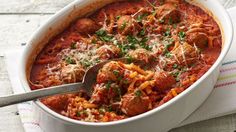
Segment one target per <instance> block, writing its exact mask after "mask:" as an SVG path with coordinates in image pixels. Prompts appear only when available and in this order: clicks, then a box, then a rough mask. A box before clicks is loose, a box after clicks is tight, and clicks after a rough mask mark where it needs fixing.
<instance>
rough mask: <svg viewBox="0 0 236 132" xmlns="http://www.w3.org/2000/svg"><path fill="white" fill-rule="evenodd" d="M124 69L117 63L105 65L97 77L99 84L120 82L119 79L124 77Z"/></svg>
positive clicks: (112, 62)
mask: <svg viewBox="0 0 236 132" xmlns="http://www.w3.org/2000/svg"><path fill="white" fill-rule="evenodd" d="M123 74H124V69H123V68H122V67H121V66H120V64H119V63H118V62H116V61H111V62H109V63H107V64H105V65H104V66H103V67H102V69H100V70H99V72H98V75H97V83H106V82H108V81H118V78H119V77H121V76H123Z"/></svg>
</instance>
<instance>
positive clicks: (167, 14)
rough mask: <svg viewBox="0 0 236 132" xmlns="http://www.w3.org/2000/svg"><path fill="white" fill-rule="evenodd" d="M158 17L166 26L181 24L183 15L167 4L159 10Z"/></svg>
mask: <svg viewBox="0 0 236 132" xmlns="http://www.w3.org/2000/svg"><path fill="white" fill-rule="evenodd" d="M157 16H158V18H159V20H161V21H162V22H163V23H164V24H173V23H178V22H180V16H181V14H180V11H178V10H177V9H176V7H175V6H174V5H173V4H169V3H167V4H164V5H162V6H161V7H160V8H159V9H158V12H157Z"/></svg>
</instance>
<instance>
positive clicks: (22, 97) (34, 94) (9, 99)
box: [0, 83, 83, 107]
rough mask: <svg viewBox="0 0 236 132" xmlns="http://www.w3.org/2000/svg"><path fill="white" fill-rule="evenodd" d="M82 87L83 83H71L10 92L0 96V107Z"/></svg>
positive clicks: (73, 90)
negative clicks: (15, 92) (16, 92)
mask: <svg viewBox="0 0 236 132" xmlns="http://www.w3.org/2000/svg"><path fill="white" fill-rule="evenodd" d="M81 89H83V83H73V84H66V85H60V86H54V87H49V88H44V89H39V90H33V91H30V92H26V93H20V94H12V95H7V96H2V97H0V107H4V106H8V105H12V104H17V103H21V102H26V101H31V100H36V99H39V98H42V97H47V96H51V95H56V94H62V93H70V92H76V91H79V90H81Z"/></svg>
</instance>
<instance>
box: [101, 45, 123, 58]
mask: <svg viewBox="0 0 236 132" xmlns="http://www.w3.org/2000/svg"><path fill="white" fill-rule="evenodd" d="M119 53H120V49H119V48H118V47H116V46H114V45H104V46H101V47H100V48H98V49H97V51H96V54H97V55H98V56H99V58H100V59H103V60H108V59H112V58H117V57H119Z"/></svg>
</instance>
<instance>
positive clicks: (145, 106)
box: [121, 93, 151, 116]
mask: <svg viewBox="0 0 236 132" xmlns="http://www.w3.org/2000/svg"><path fill="white" fill-rule="evenodd" d="M150 106H151V101H150V99H149V97H148V96H144V95H140V96H137V95H135V93H131V94H126V95H124V96H123V98H122V100H121V111H122V112H124V113H125V114H126V115H128V116H135V115H138V114H141V113H144V112H146V111H148V110H149V107H150Z"/></svg>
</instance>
